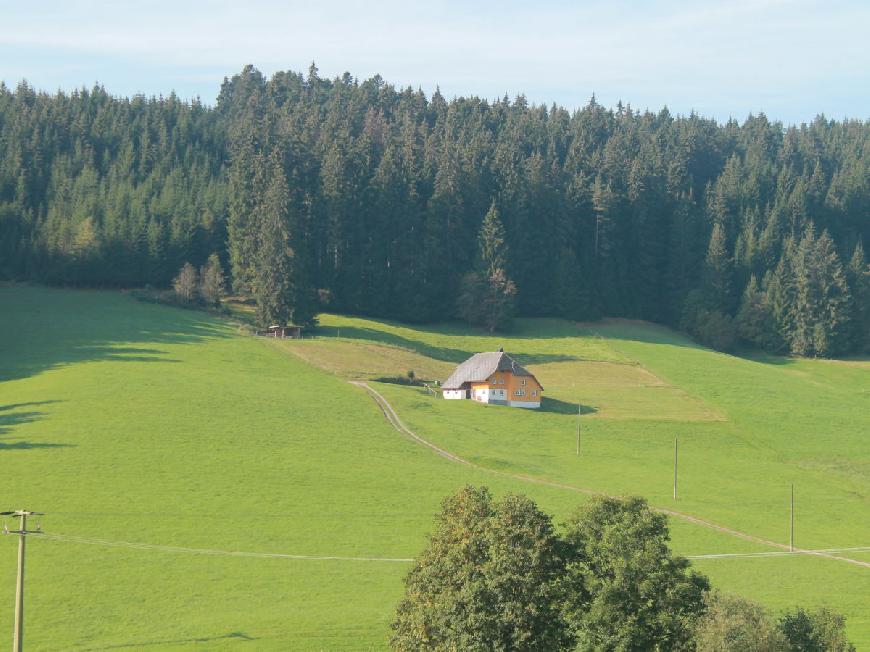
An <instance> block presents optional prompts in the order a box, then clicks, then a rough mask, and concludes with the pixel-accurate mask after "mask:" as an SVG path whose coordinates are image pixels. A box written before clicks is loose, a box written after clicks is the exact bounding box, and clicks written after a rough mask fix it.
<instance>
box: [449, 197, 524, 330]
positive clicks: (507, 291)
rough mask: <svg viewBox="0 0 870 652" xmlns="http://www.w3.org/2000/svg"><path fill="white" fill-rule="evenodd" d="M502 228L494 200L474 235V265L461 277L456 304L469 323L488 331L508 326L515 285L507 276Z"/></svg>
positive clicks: (513, 303)
mask: <svg viewBox="0 0 870 652" xmlns="http://www.w3.org/2000/svg"><path fill="white" fill-rule="evenodd" d="M505 240H506V238H505V230H504V226H503V225H502V223H501V219H500V218H499V213H498V208H497V207H496V205H495V202H493V203H492V204H491V205H490V207H489V210H488V211H487V213H486V216H485V217H484V218H483V223H482V224H481V226H480V231H479V232H478V236H477V244H478V257H477V269H475V270H474V271H472V272H469V273H468V274H466V275H465V277H464V278H463V279H462V284H461V286H460V291H459V296H458V297H457V302H456V308H457V312H458V314H459V316H460V317H461V318H462V319H464V320H465V321H467V322H468V323H470V324H478V325H481V326H484V327H485V328H486V329H487V330H489V331H490V332H493V331H495V330H496V329H497V328H504V327H506V326H508V325H509V324H510V322H511V319H512V318H513V313H514V306H515V299H516V294H517V289H516V285H514V283H513V281H511V280H510V279H509V278H508V276H507V271H506V267H507V264H508V247H507V244H506V242H505Z"/></svg>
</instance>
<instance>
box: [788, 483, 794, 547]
mask: <svg viewBox="0 0 870 652" xmlns="http://www.w3.org/2000/svg"><path fill="white" fill-rule="evenodd" d="M790 525H791V533H790V535H789V538H788V549H789V551H790V552H794V482H792V483H791V524H790Z"/></svg>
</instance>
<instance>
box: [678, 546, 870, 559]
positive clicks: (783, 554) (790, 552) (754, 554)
mask: <svg viewBox="0 0 870 652" xmlns="http://www.w3.org/2000/svg"><path fill="white" fill-rule="evenodd" d="M868 551H870V546H858V547H857V548H825V549H823V550H782V551H777V552H722V553H714V554H709V555H687V556H686V559H728V558H731V557H788V556H789V555H818V554H825V553H830V552H868Z"/></svg>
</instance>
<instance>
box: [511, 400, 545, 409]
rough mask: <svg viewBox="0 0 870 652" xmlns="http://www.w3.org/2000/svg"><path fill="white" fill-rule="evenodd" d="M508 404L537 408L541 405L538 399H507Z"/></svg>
mask: <svg viewBox="0 0 870 652" xmlns="http://www.w3.org/2000/svg"><path fill="white" fill-rule="evenodd" d="M508 405H509V406H510V407H520V408H539V407H541V402H540V401H509V402H508Z"/></svg>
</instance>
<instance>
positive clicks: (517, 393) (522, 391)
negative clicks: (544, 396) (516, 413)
mask: <svg viewBox="0 0 870 652" xmlns="http://www.w3.org/2000/svg"><path fill="white" fill-rule="evenodd" d="M514 394H516V395H517V396H525V395H526V390H524V389H518V390H517V391H516V392H514Z"/></svg>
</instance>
